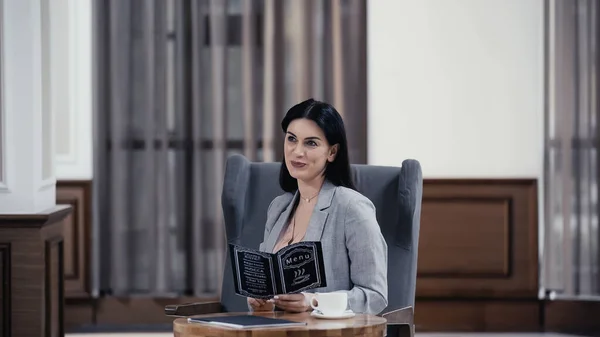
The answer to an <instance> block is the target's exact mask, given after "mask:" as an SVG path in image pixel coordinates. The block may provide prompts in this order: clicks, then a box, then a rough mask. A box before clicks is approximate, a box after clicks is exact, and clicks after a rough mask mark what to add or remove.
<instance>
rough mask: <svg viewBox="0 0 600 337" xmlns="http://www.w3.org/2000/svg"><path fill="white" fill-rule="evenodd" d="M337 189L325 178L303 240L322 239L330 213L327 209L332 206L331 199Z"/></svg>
mask: <svg viewBox="0 0 600 337" xmlns="http://www.w3.org/2000/svg"><path fill="white" fill-rule="evenodd" d="M335 189H336V186H335V185H334V184H332V183H330V182H329V181H327V180H325V182H324V183H323V187H321V191H320V192H319V198H318V199H317V204H316V205H315V208H314V210H313V213H312V215H311V217H310V222H309V224H308V228H307V229H306V234H305V235H304V238H303V239H302V241H320V240H321V236H322V235H323V228H325V223H326V222H327V216H328V215H329V213H328V212H327V209H328V208H329V206H331V201H332V200H333V195H334V194H335Z"/></svg>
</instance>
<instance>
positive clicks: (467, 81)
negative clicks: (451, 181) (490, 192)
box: [367, 0, 544, 178]
mask: <svg viewBox="0 0 600 337" xmlns="http://www.w3.org/2000/svg"><path fill="white" fill-rule="evenodd" d="M367 4H368V43H369V45H368V70H369V71H368V81H369V83H368V88H369V96H368V97H369V110H368V111H369V117H368V136H369V138H368V142H369V144H368V153H369V163H370V164H380V165H399V164H401V161H402V160H403V159H406V158H414V159H418V160H419V161H420V162H421V165H422V167H423V176H424V177H426V178H510V177H519V178H521V177H523V178H540V177H541V175H542V173H543V130H544V129H543V127H544V125H543V120H544V116H543V106H544V96H543V94H544V92H543V83H544V78H543V74H544V69H543V46H544V45H543V41H544V35H543V34H544V31H543V2H542V0H418V1H414V0H376V1H368V2H367Z"/></svg>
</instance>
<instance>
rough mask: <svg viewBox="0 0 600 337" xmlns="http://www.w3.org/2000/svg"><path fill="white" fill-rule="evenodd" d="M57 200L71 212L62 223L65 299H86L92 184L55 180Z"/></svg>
mask: <svg viewBox="0 0 600 337" xmlns="http://www.w3.org/2000/svg"><path fill="white" fill-rule="evenodd" d="M56 201H57V203H59V204H67V205H71V207H72V209H73V212H72V213H71V214H70V215H69V216H68V217H66V218H65V219H64V221H63V222H64V228H65V240H64V261H65V270H64V273H65V297H66V298H69V299H71V298H87V297H89V296H90V292H91V289H90V270H91V266H90V263H91V259H90V248H91V239H90V233H91V202H92V200H91V181H89V180H85V181H84V180H82V181H64V180H61V181H58V182H57V184H56Z"/></svg>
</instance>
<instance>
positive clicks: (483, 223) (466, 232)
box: [419, 198, 510, 278]
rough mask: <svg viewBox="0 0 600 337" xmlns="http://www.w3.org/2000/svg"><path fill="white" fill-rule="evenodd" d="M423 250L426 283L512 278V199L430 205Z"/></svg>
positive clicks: (425, 212)
mask: <svg viewBox="0 0 600 337" xmlns="http://www.w3.org/2000/svg"><path fill="white" fill-rule="evenodd" d="M419 246H420V247H421V251H422V252H423V254H421V258H420V259H419V276H420V277H427V278H435V277H440V278H444V277H449V278H457V277H461V278H462V277H468V278H471V277H475V278H482V277H484V278H494V277H500V278H503V277H507V276H508V274H509V267H510V261H509V258H510V254H509V252H510V199H507V198H487V199H483V198H482V199H473V198H427V199H425V202H424V204H423V208H422V217H421V232H420V242H419Z"/></svg>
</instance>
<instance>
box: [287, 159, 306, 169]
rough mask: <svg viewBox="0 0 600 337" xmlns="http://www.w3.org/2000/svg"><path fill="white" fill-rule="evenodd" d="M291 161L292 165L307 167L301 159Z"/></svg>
mask: <svg viewBox="0 0 600 337" xmlns="http://www.w3.org/2000/svg"><path fill="white" fill-rule="evenodd" d="M290 163H291V164H292V166H293V167H295V168H303V167H305V166H306V164H305V163H302V162H299V161H294V160H292V161H290Z"/></svg>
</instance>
